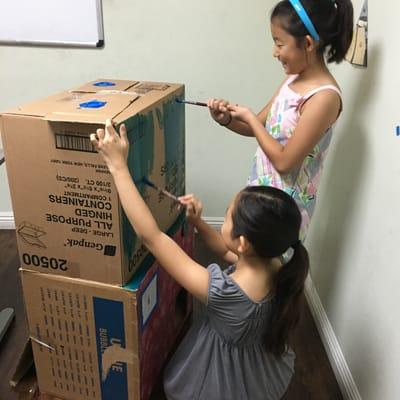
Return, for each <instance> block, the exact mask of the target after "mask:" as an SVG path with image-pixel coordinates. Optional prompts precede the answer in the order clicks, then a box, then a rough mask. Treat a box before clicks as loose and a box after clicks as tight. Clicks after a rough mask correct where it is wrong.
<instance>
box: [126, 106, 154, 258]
mask: <svg viewBox="0 0 400 400" xmlns="http://www.w3.org/2000/svg"><path fill="white" fill-rule="evenodd" d="M124 124H125V127H126V130H127V135H128V140H129V143H130V147H129V154H128V168H129V171H130V173H131V176H132V178H133V180H134V181H135V182H138V185H137V186H138V189H139V192H140V193H141V194H142V195H143V193H144V191H145V190H146V186H145V184H144V183H143V182H142V178H143V176H149V175H151V174H152V172H153V169H154V147H155V144H154V141H155V127H154V117H153V112H152V111H150V112H148V113H147V114H137V115H134V116H133V117H131V118H129V119H128V120H126V121H125V122H124ZM118 129H119V128H118ZM122 238H123V239H122V240H123V243H124V252H125V255H126V256H127V257H128V260H132V259H133V255H134V248H135V245H136V241H137V236H136V233H135V231H134V230H133V228H132V226H131V224H130V222H129V220H128V218H127V217H126V215H125V213H123V218H122Z"/></svg>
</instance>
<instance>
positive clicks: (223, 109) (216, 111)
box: [207, 99, 232, 125]
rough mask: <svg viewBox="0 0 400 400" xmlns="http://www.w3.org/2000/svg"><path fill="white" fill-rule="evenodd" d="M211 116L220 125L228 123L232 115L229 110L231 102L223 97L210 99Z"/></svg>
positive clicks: (208, 103) (208, 102)
mask: <svg viewBox="0 0 400 400" xmlns="http://www.w3.org/2000/svg"><path fill="white" fill-rule="evenodd" d="M207 105H208V108H209V110H210V114H211V117H212V118H213V119H214V121H216V122H218V123H219V124H220V125H228V124H229V122H230V121H231V120H232V115H231V113H230V111H229V110H228V105H229V102H228V101H226V100H223V99H209V100H208V101H207Z"/></svg>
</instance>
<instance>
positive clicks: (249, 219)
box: [231, 186, 309, 357]
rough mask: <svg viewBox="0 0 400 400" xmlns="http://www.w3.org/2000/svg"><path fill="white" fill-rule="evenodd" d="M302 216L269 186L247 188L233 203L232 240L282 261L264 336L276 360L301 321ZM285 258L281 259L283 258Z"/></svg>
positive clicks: (303, 272)
mask: <svg viewBox="0 0 400 400" xmlns="http://www.w3.org/2000/svg"><path fill="white" fill-rule="evenodd" d="M300 226H301V214H300V211H299V208H298V206H297V204H296V202H295V200H294V199H293V198H292V197H291V196H290V195H289V194H287V193H286V192H284V191H283V190H280V189H277V188H274V187H271V186H248V187H246V188H245V189H243V190H242V191H241V192H240V193H239V194H238V196H237V197H236V199H235V205H234V208H233V210H232V232H231V235H232V239H236V238H238V237H240V236H244V237H245V238H246V239H247V240H248V241H249V242H250V243H251V245H252V247H253V250H254V252H255V254H256V255H257V256H259V257H260V258H263V259H271V258H276V257H281V258H282V259H283V263H282V264H283V265H281V266H280V267H279V268H278V271H276V272H273V292H274V298H273V299H272V302H273V303H272V316H271V319H270V324H269V326H268V329H267V331H266V333H265V342H264V343H265V349H266V350H267V351H268V352H269V353H271V354H273V355H275V356H277V357H279V356H280V355H282V353H284V351H285V350H286V346H287V344H288V341H289V337H290V335H291V333H292V332H293V330H294V328H295V327H296V325H297V323H298V321H299V318H300V309H301V299H302V295H303V291H304V282H305V279H306V277H307V273H308V268H309V260H308V253H307V250H306V249H305V247H304V246H303V245H302V243H301V242H300V240H298V238H299V231H300ZM283 255H284V257H283Z"/></svg>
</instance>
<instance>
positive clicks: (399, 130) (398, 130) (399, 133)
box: [396, 126, 400, 136]
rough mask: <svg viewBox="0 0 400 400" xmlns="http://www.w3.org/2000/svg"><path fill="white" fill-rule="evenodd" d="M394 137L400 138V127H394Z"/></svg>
mask: <svg viewBox="0 0 400 400" xmlns="http://www.w3.org/2000/svg"><path fill="white" fill-rule="evenodd" d="M396 136H400V126H396Z"/></svg>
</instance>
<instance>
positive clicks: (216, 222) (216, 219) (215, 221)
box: [203, 217, 225, 230]
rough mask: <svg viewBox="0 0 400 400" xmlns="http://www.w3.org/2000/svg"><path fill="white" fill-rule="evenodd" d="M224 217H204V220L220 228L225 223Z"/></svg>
mask: <svg viewBox="0 0 400 400" xmlns="http://www.w3.org/2000/svg"><path fill="white" fill-rule="evenodd" d="M224 219H225V218H224V217H203V220H204V221H205V222H207V224H208V225H211V226H212V227H213V228H215V229H217V230H220V229H221V226H222V224H223V223H224Z"/></svg>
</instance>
